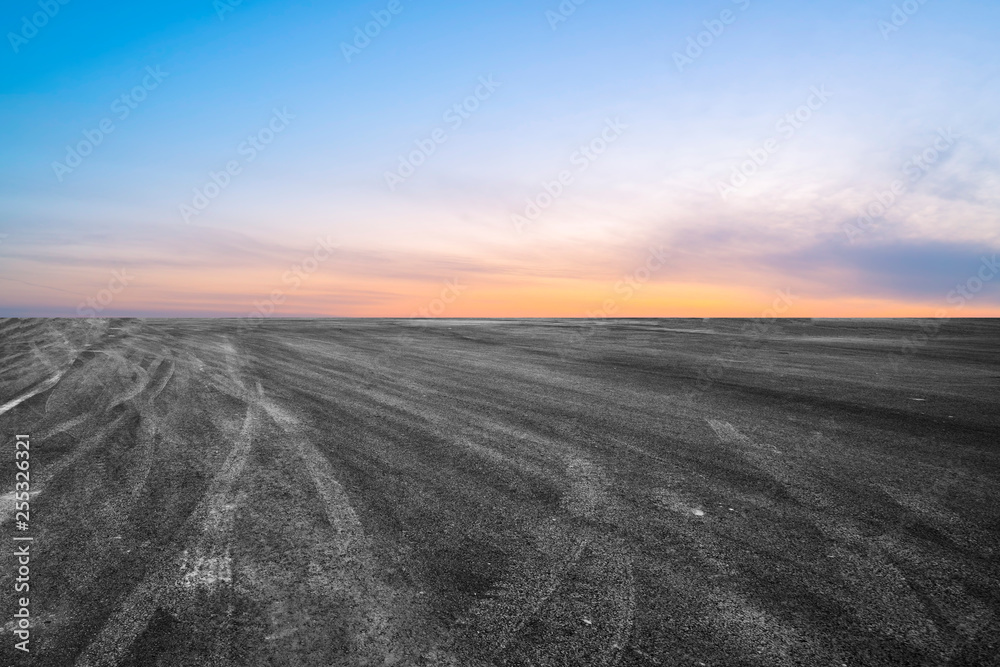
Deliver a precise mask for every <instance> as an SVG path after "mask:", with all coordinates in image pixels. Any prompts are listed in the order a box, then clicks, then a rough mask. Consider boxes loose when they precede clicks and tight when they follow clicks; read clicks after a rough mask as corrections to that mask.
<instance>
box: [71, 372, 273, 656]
mask: <svg viewBox="0 0 1000 667" xmlns="http://www.w3.org/2000/svg"><path fill="white" fill-rule="evenodd" d="M258 387H259V385H258ZM257 411H258V406H257V405H255V404H254V403H248V404H247V412H246V415H245V417H244V419H243V425H242V427H241V429H240V434H239V436H238V437H237V439H236V442H235V443H234V444H233V447H232V449H231V450H230V452H229V455H228V456H227V457H226V460H225V461H224V462H223V464H222V466H221V467H220V469H219V471H218V472H217V473H216V475H215V477H214V478H213V480H212V483H211V485H210V487H209V489H208V491H206V493H205V495H204V496H203V498H202V501H201V502H200V503H199V504H198V506H197V507H196V508H195V510H194V511H193V512H192V514H191V516H190V517H189V518H188V521H187V525H190V524H192V523H194V524H200V535H199V537H198V539H197V541H196V543H195V545H194V546H193V547H192V548H191V549H185V550H184V551H183V552H182V554H181V555H180V557H179V558H178V557H175V556H173V555H165V556H163V557H161V558H160V559H159V562H158V563H156V564H155V566H154V567H153V568H152V572H153V573H152V574H151V575H150V576H149V577H147V578H146V579H145V580H144V581H142V582H141V583H140V584H139V585H138V586H136V587H135V588H134V589H133V591H132V593H131V594H130V595H129V596H128V597H127V598H126V599H125V601H124V602H123V603H122V604H121V605H120V606H119V608H118V610H117V611H116V612H115V613H113V614H112V615H111V616H110V617H109V618H108V619H107V621H106V622H105V624H104V628H103V629H102V630H101V632H100V633H99V634H98V635H97V637H96V638H95V639H94V640H93V641H92V642H91V644H90V645H89V646H88V647H87V649H86V650H85V651H84V652H83V653H82V654H81V655H80V657H79V658H78V659H77V662H76V665H77V667H114V666H116V665H118V664H119V663H120V662H121V661H122V660H123V658H124V657H125V656H126V655H127V654H128V652H129V651H130V650H131V648H132V645H133V643H134V642H135V639H136V637H137V636H138V635H139V634H140V633H141V632H142V631H143V630H144V629H145V628H146V627H147V626H148V625H149V622H150V619H151V618H152V617H153V614H154V613H155V612H156V610H157V609H158V608H160V607H170V608H183V607H185V606H190V605H191V604H192V602H191V601H190V599H189V594H188V593H186V592H185V591H191V590H192V589H196V588H204V587H207V588H212V587H214V586H216V585H218V583H219V582H222V584H223V585H230V584H231V582H232V576H231V574H232V563H231V549H230V545H229V537H230V532H231V530H232V525H233V520H234V518H235V511H236V508H237V506H238V501H239V497H238V496H237V495H236V494H235V493H234V484H235V482H236V481H237V480H238V478H239V475H240V473H241V472H242V471H243V469H244V467H245V466H246V462H247V459H248V457H249V453H250V450H251V448H252V444H253V433H254V429H255V425H256V420H257ZM191 552H193V553H191ZM178 570H179V571H180V575H179V576H178V574H177V573H178Z"/></svg>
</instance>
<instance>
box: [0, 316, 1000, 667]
mask: <svg viewBox="0 0 1000 667" xmlns="http://www.w3.org/2000/svg"><path fill="white" fill-rule="evenodd" d="M0 359H2V367H0V433H2V437H3V448H2V456H0V494H4V498H3V504H2V505H0V512H2V519H3V524H2V525H3V528H2V531H3V535H2V539H3V542H4V543H3V545H2V548H0V552H2V553H3V556H2V557H0V591H4V592H3V594H2V596H0V610H4V616H3V617H2V618H0V623H3V624H5V625H4V629H5V631H4V633H3V634H2V637H3V645H2V646H0V664H3V665H8V664H9V665H21V664H24V665H28V664H31V665H53V666H67V665H78V666H80V667H89V666H98V665H108V666H113V665H129V666H136V667H147V666H153V665H164V666H166V665H170V666H174V665H177V666H197V665H218V666H230V665H231V666H244V665H247V666H256V665H262V666H263V665H289V666H291V665H306V666H312V665H321V666H327V665H351V666H354V665H368V666H384V665H400V666H403V665H407V666H408V665H445V666H450V667H459V666H461V667H465V666H470V667H480V666H486V665H511V666H514V665H517V666H522V665H523V666H528V665H533V666H543V665H567V666H570V665H572V666H577V665H598V666H624V665H640V666H655V665H691V666H695V665H719V666H726V667H738V666H743V665H747V666H749V665H760V666H782V665H809V666H827V665H829V666H837V667H840V666H843V665H848V666H850V667H855V666H862V665H934V666H937V665H1000V658H998V655H1000V437H998V436H1000V320H952V321H948V322H945V323H943V324H941V323H938V326H936V327H933V328H932V327H930V325H929V323H927V322H921V321H918V320H856V321H847V320H815V321H812V320H780V321H777V322H773V323H765V324H761V325H755V324H754V323H752V322H749V321H740V320H714V319H713V320H701V319H697V320H430V321H419V320H417V321H411V320H318V321H316V320H273V321H264V322H262V323H259V324H255V325H247V323H246V322H240V321H235V320H135V319H127V320H126V319H121V320H16V319H7V320H0ZM19 433H28V434H30V435H31V443H32V449H31V481H32V492H33V495H32V497H31V535H32V536H33V537H34V538H35V541H34V543H33V552H32V561H31V593H30V597H31V611H32V623H33V627H32V644H31V646H32V655H31V658H30V659H27V660H26V659H24V657H23V656H22V655H21V654H20V653H19V652H17V651H14V649H13V643H14V639H13V637H12V636H11V634H10V630H11V628H12V627H13V626H12V623H11V622H10V620H11V618H12V614H13V607H14V603H15V600H16V598H17V597H18V596H17V595H16V594H15V593H14V592H13V578H14V576H15V569H16V565H15V560H14V557H13V555H12V549H11V548H10V544H11V541H10V540H11V536H12V533H14V532H15V531H14V527H13V519H14V516H13V502H12V496H11V492H12V491H13V490H14V472H15V468H14V454H13V449H14V448H13V443H14V435H15V434H19Z"/></svg>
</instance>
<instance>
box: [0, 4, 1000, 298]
mask: <svg viewBox="0 0 1000 667" xmlns="http://www.w3.org/2000/svg"><path fill="white" fill-rule="evenodd" d="M220 2H221V0H220ZM45 4H46V2H45V0H43V1H42V5H45ZM48 4H49V5H50V13H51V12H52V8H54V7H58V11H57V12H55V13H54V15H53V16H51V18H48V20H47V22H46V24H45V25H43V26H41V27H40V28H38V29H37V34H33V33H32V34H33V36H31V37H30V38H26V39H25V40H19V39H17V38H16V37H15V38H13V41H14V42H15V43H14V44H12V43H11V39H12V38H11V37H10V35H11V34H12V33H13V34H14V35H22V36H23V34H22V28H23V25H24V24H23V21H24V18H25V17H28V20H29V21H30V20H31V17H32V16H33V15H35V14H36V13H38V12H40V11H42V9H41V8H40V5H39V3H38V2H37V0H36V1H35V2H24V1H21V0H17V1H15V2H11V3H8V5H6V6H5V7H4V9H3V10H2V11H0V27H2V28H3V31H4V33H5V35H7V38H6V39H5V40H4V44H3V45H0V77H2V78H0V81H2V87H0V95H2V103H0V123H2V126H3V128H4V132H3V141H2V142H0V233H2V234H4V235H6V236H5V237H4V238H2V239H0V241H2V243H0V314H7V315H17V314H53V315H55V314H67V315H73V314H80V313H81V308H80V304H81V303H82V302H83V299H84V298H85V297H91V298H92V297H93V295H95V294H98V293H100V291H101V290H102V289H104V286H105V284H106V283H107V282H108V280H109V276H110V275H111V272H112V271H114V270H120V269H122V268H123V267H129V268H130V270H132V272H133V273H134V274H135V276H136V278H135V280H134V282H132V283H130V284H129V285H128V286H127V287H126V288H125V289H123V290H122V291H120V292H117V293H115V298H114V300H113V302H111V303H108V304H102V307H101V310H100V311H99V312H100V314H130V313H136V314H138V313H142V314H166V315H169V314H192V315H231V314H243V313H245V312H247V311H248V309H251V310H252V309H253V308H254V307H255V306H254V304H255V303H256V302H258V301H259V300H260V299H261V298H262V295H269V294H270V293H271V292H273V291H274V290H275V289H279V290H282V291H283V292H284V293H283V295H282V296H283V297H286V298H284V299H282V302H281V303H280V304H275V307H276V309H277V310H278V311H280V312H281V313H282V314H287V315H404V316H405V315H410V314H412V313H413V312H415V311H416V310H418V309H419V308H420V307H421V305H422V304H426V303H428V302H429V301H430V300H433V299H434V298H436V296H437V295H438V293H439V292H440V291H441V289H443V286H444V285H445V284H446V282H447V281H448V280H454V279H456V278H458V279H461V280H465V281H466V282H467V283H468V284H469V288H468V289H467V290H466V291H465V292H464V293H463V296H462V297H461V298H460V299H458V300H457V301H455V302H454V303H451V304H449V311H448V312H447V313H446V314H451V315H497V316H508V315H565V316H584V315H586V314H588V313H592V312H594V311H595V309H597V308H598V305H599V304H603V303H605V302H607V301H608V299H609V298H610V299H612V300H615V301H616V303H615V314H621V315H719V314H732V315H746V316H754V315H756V314H758V313H759V312H760V311H761V309H763V308H765V307H766V305H767V304H769V303H770V302H771V301H772V296H771V295H772V293H773V292H774V291H775V290H779V289H793V290H794V291H795V292H796V293H797V294H798V295H799V299H798V301H797V304H796V306H795V313H793V314H802V315H870V314H887V315H894V314H926V315H932V314H934V313H935V312H937V311H939V310H941V309H942V308H946V309H948V312H949V314H950V315H963V314H996V313H997V312H998V310H1000V308H998V306H1000V290H998V289H997V287H996V285H997V284H998V283H1000V276H998V277H997V280H995V281H993V280H990V281H987V282H986V284H984V285H983V286H982V288H981V289H980V290H979V291H977V292H976V293H975V298H972V299H969V300H968V301H967V303H965V304H964V305H963V307H962V308H961V309H956V308H955V305H954V304H949V303H948V299H947V295H948V294H949V293H950V292H951V291H952V290H953V289H954V288H955V286H956V285H958V284H964V283H965V282H967V280H968V279H969V278H970V277H972V276H975V275H976V274H977V271H978V270H979V267H980V265H981V264H982V261H983V259H984V258H990V257H992V255H993V254H994V253H995V252H996V249H997V248H998V246H1000V239H998V236H1000V215H998V212H1000V200H998V193H1000V188H998V187H997V186H998V185H1000V177H998V174H1000V163H998V158H997V155H998V152H997V149H998V147H1000V141H998V127H997V124H998V115H997V113H996V109H997V108H1000V104H998V103H1000V99H998V97H1000V94H998V83H1000V82H998V79H997V72H998V71H1000V39H998V37H1000V35H998V28H1000V5H997V4H996V3H995V2H964V1H957V2H947V3H945V2H942V1H941V0H926V2H924V3H920V2H919V0H913V1H912V2H910V3H908V4H906V5H905V9H908V10H910V12H909V13H906V12H905V11H904V3H899V2H896V3H893V2H871V1H869V2H852V1H847V2H810V3H801V2H778V1H774V2H765V1H764V0H749V1H747V0H739V2H732V1H730V0H718V1H715V0H713V1H712V2H677V3H662V2H661V3H653V2H619V3H611V2H606V1H602V0H587V1H586V2H584V3H583V4H581V5H579V6H576V5H575V4H573V3H572V2H566V3H563V6H564V7H575V9H574V11H573V12H572V13H571V14H569V15H568V16H563V17H562V18H565V20H562V21H558V22H555V21H554V20H553V18H552V17H553V16H554V15H555V14H553V12H556V13H558V12H559V11H560V9H559V8H560V3H559V2H556V1H554V0H553V1H551V2H542V1H539V2H527V1H522V2H505V3H494V4H483V3H447V2H433V1H430V0H421V1H419V2H412V3H411V2H407V1H406V0H399V1H398V4H395V5H393V6H394V7H395V8H396V9H397V10H398V11H397V13H395V14H393V13H391V12H389V10H388V7H389V6H390V3H389V2H361V3H340V2H338V3H309V2H281V3H278V2H264V1H260V0H244V1H243V2H242V3H240V4H239V5H237V6H233V7H231V8H230V9H231V11H221V12H220V9H219V7H221V6H222V5H221V4H220V3H214V4H213V2H211V1H209V0H199V1H197V2H194V1H187V0H184V1H180V2H176V3H172V4H170V5H166V6H156V7H148V6H145V5H137V4H135V3H128V4H126V3H115V2H103V3H101V2H96V3H95V2H91V3H84V2H81V1H80V0H70V1H69V2H68V3H67V4H65V5H61V4H58V2H57V0H54V4H53V3H48ZM372 12H376V13H379V12H382V14H381V15H382V16H383V20H384V17H386V16H391V21H389V22H388V24H387V25H385V26H384V27H381V28H380V30H379V34H377V35H376V36H375V37H373V38H371V40H370V43H368V44H367V45H366V46H364V48H363V49H360V52H358V53H354V54H353V55H352V57H351V59H350V62H348V60H347V58H345V56H344V54H343V44H344V43H350V42H352V40H353V39H354V37H355V29H356V28H359V27H360V28H362V29H363V28H364V26H365V24H367V23H370V22H371V21H373V17H372ZM894 12H895V14H894ZM567 13H568V12H567ZM894 18H895V23H893V21H894ZM903 18H905V22H903V21H902V19H903ZM887 26H891V28H890V27H887ZM713 29H714V31H715V33H716V34H712V30H713ZM29 33H30V30H29ZM699 38H700V39H701V41H702V43H703V44H704V46H703V47H701V51H700V52H699V51H698V50H697V49H694V48H693V47H691V50H690V51H689V50H688V49H689V47H690V44H691V41H694V42H697V40H698V39H699ZM15 47H16V52H15ZM677 53H680V54H682V55H684V54H687V56H689V57H690V56H691V55H692V54H693V55H694V57H692V58H690V60H688V61H685V62H684V64H683V66H682V67H680V68H679V67H678V65H677V57H676V55H675V54H677ZM149 71H155V72H159V73H161V78H162V80H161V81H159V82H158V83H157V84H156V87H155V88H152V89H149V90H145V91H140V95H141V96H142V97H144V99H142V101H139V102H133V104H134V107H135V108H134V109H132V108H130V109H129V114H128V116H127V117H125V118H121V117H120V115H121V110H122V109H124V108H125V107H124V106H122V105H123V102H121V101H120V100H121V98H122V96H123V95H125V96H130V95H132V92H131V91H133V89H135V87H136V86H142V85H143V81H144V80H146V81H151V79H150V78H149V75H148V72H149ZM484 77H485V78H486V80H490V81H494V82H496V86H495V90H491V91H490V92H488V94H486V95H482V97H483V99H477V100H473V101H474V106H475V107H476V108H475V110H474V111H468V110H466V113H465V115H467V116H468V117H467V118H462V123H461V125H460V126H458V127H453V126H452V125H451V124H449V122H447V121H446V120H445V118H446V116H445V114H446V113H447V112H448V110H449V109H453V108H454V106H455V105H456V104H458V105H462V104H465V103H466V100H468V99H472V98H470V97H469V96H470V95H471V96H474V95H475V92H476V90H477V88H478V89H479V90H480V92H482V91H483V88H481V87H480V81H481V80H483V78H484ZM815 90H820V91H823V93H824V94H823V95H821V96H819V97H817V96H816V95H815V93H814V92H813V91H815ZM116 100H119V102H117V103H116ZM809 104H812V106H813V107H814V108H808V105H809ZM803 105H806V106H805V107H804V106H803ZM803 108H805V109H806V111H804V112H803V111H802V109H803ZM276 110H277V111H278V112H280V114H282V117H283V118H285V119H287V122H285V121H283V122H282V123H280V124H281V125H283V127H282V129H281V130H280V132H277V133H274V136H273V141H272V142H271V143H268V144H267V145H266V146H264V147H263V148H262V150H259V151H255V153H254V159H253V160H252V161H250V160H248V156H249V153H248V152H247V151H246V150H245V147H246V144H244V142H245V141H247V138H248V137H250V136H255V135H256V136H259V133H260V132H261V131H262V130H265V128H268V126H269V123H270V122H271V120H272V118H273V117H274V114H275V111H276ZM796 112H798V113H799V114H800V115H799V119H798V120H795V117H794V114H795V113H796ZM788 114H793V116H792V121H788V120H786V121H785V124H784V125H782V124H780V123H781V120H782V119H783V118H786V119H787V117H788ZM454 117H455V116H454V115H452V116H451V118H454ZM803 119H804V120H803ZM102 121H107V122H111V123H112V124H113V125H114V131H113V132H111V133H110V134H108V135H107V136H105V137H104V138H103V139H102V141H101V143H100V144H99V145H97V146H96V147H94V149H93V152H92V153H91V154H90V155H88V156H86V157H85V158H83V159H82V161H81V164H80V165H79V166H78V167H76V168H74V169H73V170H72V171H71V172H68V173H66V172H64V173H62V174H61V176H62V178H61V180H60V178H59V175H58V174H57V169H54V168H53V163H54V162H65V160H66V155H67V146H76V145H78V144H79V142H80V141H86V135H85V133H86V132H90V133H91V134H90V136H91V137H93V136H96V135H94V134H93V132H94V131H95V129H99V128H100V127H101V123H102ZM608 122H612V123H617V124H618V126H619V127H622V128H624V129H623V130H622V131H621V132H620V136H615V138H614V141H613V142H605V143H606V144H607V145H606V146H605V150H603V151H602V152H601V153H600V154H599V155H595V156H594V159H592V160H591V159H589V158H588V159H586V160H584V162H586V168H585V169H583V168H581V164H582V162H581V160H580V157H579V156H580V155H581V153H580V148H581V146H585V145H588V144H591V143H592V142H597V144H596V145H598V146H600V145H601V141H600V139H599V138H600V137H601V135H602V132H603V128H605V127H606V126H607V123H608ZM779 128H780V129H779ZM789 128H792V130H794V131H792V130H789ZM436 129H441V130H442V131H443V132H444V133H445V134H444V136H445V140H444V141H443V143H434V144H433V145H434V152H433V153H432V154H429V155H425V156H423V158H424V159H423V160H422V163H421V164H420V165H419V166H418V167H416V168H415V169H414V173H413V174H412V176H408V177H406V178H405V179H404V181H403V182H402V183H399V184H398V187H396V188H394V189H392V190H390V189H389V188H388V187H387V185H386V172H391V171H394V170H397V169H398V165H399V161H400V156H403V157H404V158H406V157H407V156H409V155H410V154H411V153H412V152H413V151H414V150H419V149H418V147H419V145H420V144H419V143H417V142H424V143H423V145H425V146H426V145H428V144H427V143H426V142H427V141H428V138H429V137H431V136H432V133H433V132H434V131H435V130H436ZM942 131H943V132H945V133H948V134H949V136H953V137H954V139H953V140H952V141H951V142H950V143H945V144H943V143H941V142H938V148H934V149H933V151H932V148H933V146H934V144H935V142H936V141H938V137H939V132H942ZM265 136H266V130H265ZM439 136H441V135H439ZM942 146H944V148H943V149H942V148H941V147H942ZM241 147H244V150H243V151H241ZM761 151H763V153H762V152H761ZM925 151H931V152H929V153H927V155H930V156H933V158H932V159H925V160H924V161H923V162H921V163H920V166H919V168H918V169H917V170H916V171H914V170H913V169H912V168H911V169H910V170H909V171H907V169H906V167H905V165H906V164H907V162H908V160H912V158H913V156H915V155H916V156H919V155H921V154H923V153H924V152H925ZM754 154H756V155H758V156H761V155H766V160H763V163H762V164H757V165H754V164H752V163H751V164H748V163H747V160H748V159H751V156H752V155H754ZM574 156H576V158H577V159H575V160H574ZM233 161H236V162H238V163H239V165H238V166H239V173H238V174H236V175H232V177H231V178H230V179H229V181H228V185H227V186H226V187H225V188H224V189H221V191H220V193H219V194H218V196H217V197H215V198H213V199H211V201H210V203H209V205H208V206H207V207H206V208H205V209H204V210H203V211H199V212H198V213H197V214H196V215H188V216H187V217H185V215H184V213H183V210H184V209H183V208H182V206H188V207H191V206H193V202H194V201H195V200H196V196H197V195H196V193H195V190H196V189H197V190H199V191H203V190H204V187H205V186H206V185H207V184H208V183H210V181H211V174H212V173H215V174H219V173H220V172H221V171H225V169H226V165H227V163H230V162H233ZM741 165H745V166H746V168H744V171H745V172H750V171H752V173H751V174H749V175H746V174H744V175H745V176H746V178H745V183H744V182H743V179H741V178H740V177H739V174H734V170H738V169H740V168H741ZM911 167H912V164H911ZM561 172H569V174H570V176H571V177H572V182H570V183H569V184H567V185H565V186H564V187H563V188H562V191H561V192H560V193H559V195H558V196H556V197H555V198H554V199H553V201H552V202H551V204H549V205H547V206H544V207H542V206H538V210H539V215H537V216H534V217H532V216H527V215H526V211H530V210H532V209H531V208H530V205H529V201H530V202H534V203H535V204H536V206H537V204H538V202H539V201H542V202H546V201H547V200H546V199H545V196H544V194H543V193H545V187H546V184H551V183H552V182H553V181H554V180H558V177H559V174H560V173H561ZM914 174H918V175H919V177H916V178H914V177H913V175H914ZM896 181H899V182H901V183H902V184H903V185H904V186H905V187H903V188H901V191H900V193H899V194H896V195H895V196H894V199H893V201H892V202H891V205H889V206H888V207H886V210H885V212H884V215H879V216H876V218H877V219H875V220H874V221H873V223H872V224H871V225H870V226H868V227H864V228H861V227H859V226H858V223H857V220H858V217H859V212H861V211H864V210H866V209H868V208H869V207H870V205H871V204H872V202H876V201H878V198H879V195H880V194H882V193H885V192H886V191H891V190H892V187H893V183H894V182H896ZM734 183H739V185H738V186H734V188H733V190H729V189H728V187H727V186H731V185H733V184H734ZM726 191H728V193H729V194H727V195H725V196H723V194H724V193H725V192H726ZM539 197H541V200H539ZM886 201H888V200H886ZM518 216H520V218H519V219H520V220H522V221H526V222H527V224H524V225H520V226H518V225H517V224H516V222H515V220H516V219H518ZM318 238H333V239H336V242H337V243H338V245H339V248H340V250H339V252H338V253H337V257H336V259H331V260H328V261H324V262H323V263H322V266H318V267H317V268H316V269H315V271H313V272H311V273H309V275H308V279H307V280H305V279H304V280H302V281H300V284H299V285H297V286H295V288H294V290H293V289H292V285H291V284H290V283H288V282H285V281H283V280H282V276H283V275H284V274H285V272H286V270H287V268H288V267H289V266H294V265H296V264H297V263H299V262H301V261H302V259H303V258H307V257H309V256H310V255H311V254H312V252H313V250H314V248H315V246H316V243H317V239H318ZM652 247H658V248H665V249H667V251H669V255H670V257H671V259H670V261H668V262H667V263H666V265H665V266H663V267H662V268H660V269H658V270H657V271H656V273H655V275H652V276H650V277H649V278H648V279H645V280H644V282H643V283H642V285H641V287H642V289H641V290H635V291H634V293H633V295H632V296H630V297H629V298H628V299H624V298H623V297H622V295H621V294H618V295H617V296H615V290H614V285H615V284H616V283H617V282H618V281H619V280H620V278H621V277H622V276H628V275H631V274H632V273H633V272H634V271H635V270H636V267H637V266H640V265H641V264H642V262H643V261H644V260H643V257H644V256H645V254H646V253H647V252H649V249H650V248H652ZM27 283H31V285H28V284H27ZM275 285H278V287H277V288H276V287H275ZM40 286H41V287H40ZM84 310H85V309H84Z"/></svg>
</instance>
